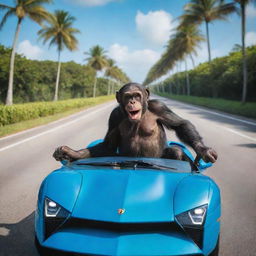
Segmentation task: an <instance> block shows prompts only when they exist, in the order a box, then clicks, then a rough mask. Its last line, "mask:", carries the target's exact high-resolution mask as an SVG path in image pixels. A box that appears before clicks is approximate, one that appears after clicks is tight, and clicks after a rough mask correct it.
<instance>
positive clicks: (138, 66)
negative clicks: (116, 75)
mask: <svg viewBox="0 0 256 256" xmlns="http://www.w3.org/2000/svg"><path fill="white" fill-rule="evenodd" d="M109 55H110V56H111V57H112V58H113V59H114V60H115V61H116V62H117V65H118V66H119V67H120V68H122V69H123V71H124V72H125V73H126V74H127V75H128V76H129V77H130V79H131V80H132V81H134V82H139V83H142V82H143V81H144V79H145V77H146V75H147V72H148V71H149V69H150V68H151V66H152V65H153V64H155V62H156V61H157V60H158V59H159V58H160V54H159V53H157V52H155V51H152V50H150V49H144V50H136V51H130V50H129V49H128V47H127V46H123V45H119V44H113V45H111V46H110V48H109Z"/></svg>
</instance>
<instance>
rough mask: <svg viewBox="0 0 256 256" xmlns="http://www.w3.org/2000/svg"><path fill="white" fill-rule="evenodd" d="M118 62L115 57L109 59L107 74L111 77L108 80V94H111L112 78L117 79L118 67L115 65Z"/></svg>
mask: <svg viewBox="0 0 256 256" xmlns="http://www.w3.org/2000/svg"><path fill="white" fill-rule="evenodd" d="M115 64H116V62H115V61H114V60H113V59H108V66H107V69H106V71H105V76H106V77H108V78H109V80H108V95H109V94H110V82H111V80H110V78H113V79H116V78H117V69H116V66H115Z"/></svg>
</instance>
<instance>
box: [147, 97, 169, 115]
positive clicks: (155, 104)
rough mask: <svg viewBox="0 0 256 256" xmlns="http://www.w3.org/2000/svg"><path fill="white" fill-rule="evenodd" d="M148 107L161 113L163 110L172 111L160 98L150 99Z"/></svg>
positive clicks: (154, 111)
mask: <svg viewBox="0 0 256 256" xmlns="http://www.w3.org/2000/svg"><path fill="white" fill-rule="evenodd" d="M148 109H149V110H150V111H151V112H153V113H159V112H162V111H170V109H169V108H168V107H167V106H166V104H164V103H163V102H162V101H160V100H149V101H148Z"/></svg>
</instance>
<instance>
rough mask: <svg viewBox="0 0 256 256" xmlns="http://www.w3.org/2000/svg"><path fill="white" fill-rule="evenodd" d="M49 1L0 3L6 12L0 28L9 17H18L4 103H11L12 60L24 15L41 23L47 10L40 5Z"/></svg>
mask: <svg viewBox="0 0 256 256" xmlns="http://www.w3.org/2000/svg"><path fill="white" fill-rule="evenodd" d="M51 2H52V0H15V1H14V4H15V6H9V5H5V4H1V3H0V10H6V13H5V14H4V16H3V18H2V20H1V22H0V29H1V28H2V27H3V26H4V24H5V22H6V21H7V19H8V18H9V17H11V16H16V17H17V18H18V22H17V26H16V31H15V36H14V39H13V45H12V53H11V59H10V72H9V83H8V91H7V96H6V105H12V104H13V75H14V61H15V53H16V48H17V43H18V37H19V33H20V29H21V23H22V21H23V20H24V19H25V18H26V17H28V18H29V19H31V20H33V21H35V22H36V23H38V24H41V23H42V22H43V21H44V20H45V19H47V17H48V12H47V11H46V10H45V9H44V7H43V6H42V5H43V4H46V3H51Z"/></svg>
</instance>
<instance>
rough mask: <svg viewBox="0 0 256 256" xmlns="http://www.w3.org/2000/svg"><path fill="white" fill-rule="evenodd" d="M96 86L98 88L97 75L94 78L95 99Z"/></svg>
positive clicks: (94, 93)
mask: <svg viewBox="0 0 256 256" xmlns="http://www.w3.org/2000/svg"><path fill="white" fill-rule="evenodd" d="M96 86H97V74H96V75H95V78H94V85H93V98H95V97H96Z"/></svg>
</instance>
